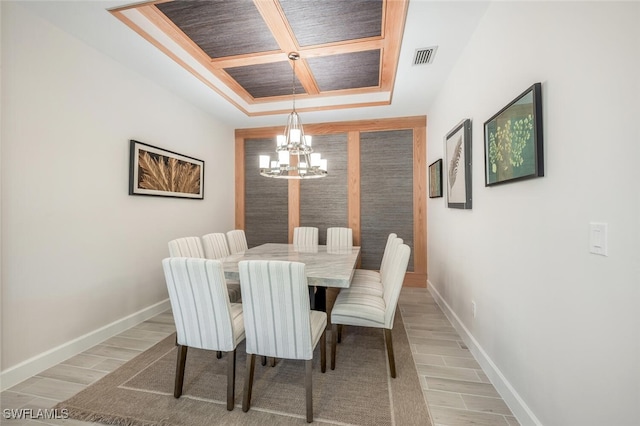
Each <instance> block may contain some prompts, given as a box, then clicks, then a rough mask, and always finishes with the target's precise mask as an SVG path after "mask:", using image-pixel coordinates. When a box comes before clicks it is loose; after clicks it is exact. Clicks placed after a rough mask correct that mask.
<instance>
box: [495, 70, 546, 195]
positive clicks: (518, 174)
mask: <svg viewBox="0 0 640 426" xmlns="http://www.w3.org/2000/svg"><path fill="white" fill-rule="evenodd" d="M542 145H543V144H542V85H541V84H540V83H535V84H534V85H533V86H531V87H529V88H528V89H527V90H525V91H524V92H523V93H521V94H520V95H519V96H518V97H517V98H515V99H514V100H513V101H511V102H510V103H509V104H508V105H507V106H505V107H504V108H502V109H501V110H500V111H499V112H498V113H497V114H496V115H494V116H493V117H491V118H490V119H489V120H487V121H486V122H485V123H484V170H485V174H484V176H485V186H491V185H496V184H499V183H505V182H513V181H517V180H523V179H530V178H534V177H539V176H544V159H543V148H542Z"/></svg>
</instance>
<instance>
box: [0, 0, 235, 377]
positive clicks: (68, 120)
mask: <svg viewBox="0 0 640 426" xmlns="http://www.w3.org/2000/svg"><path fill="white" fill-rule="evenodd" d="M2 63H3V66H4V69H3V70H2V189H1V191H2V229H1V232H2V370H3V375H4V373H6V372H7V371H11V370H12V369H15V368H17V367H20V366H23V364H25V363H27V364H28V363H29V362H31V361H33V360H34V359H37V358H38V357H40V356H42V355H43V354H48V353H49V352H48V351H52V350H53V351H55V349H56V348H59V347H60V346H61V345H62V346H64V345H65V344H68V343H69V342H71V341H73V340H74V339H77V338H80V337H82V336H85V335H86V334H87V333H92V332H94V331H95V330H98V329H100V328H101V327H105V326H108V325H109V324H112V323H114V322H117V321H119V320H121V319H122V318H126V317H127V316H130V315H132V314H135V313H137V312H140V311H143V310H145V309H146V308H148V307H150V306H154V304H157V303H159V302H162V301H165V300H166V298H167V293H166V287H165V282H164V277H163V275H162V268H161V263H160V262H161V259H162V258H163V257H166V256H167V255H168V251H167V242H168V241H169V240H170V239H173V238H177V237H181V236H187V235H203V234H204V233H207V232H214V231H226V230H228V229H232V228H233V226H234V169H233V167H234V136H233V129H232V128H230V127H228V126H226V125H224V124H222V123H220V122H217V121H216V120H215V119H214V118H212V117H211V116H208V115H206V114H204V113H203V112H201V111H199V110H197V109H196V108H194V107H193V106H191V105H189V104H187V103H185V102H184V101H182V100H181V99H180V98H177V97H176V96H174V95H172V94H170V93H169V92H167V91H166V90H164V89H162V88H160V87H158V86H156V85H154V84H152V83H150V81H149V80H147V79H145V78H144V77H143V76H141V75H138V74H135V73H133V72H131V71H129V70H127V69H126V68H124V67H123V66H121V65H120V64H119V63H117V62H115V61H113V60H112V59H111V58H109V57H106V56H104V55H102V54H101V53H98V52H97V51H95V50H93V49H92V48H90V47H88V46H87V45H85V44H83V43H81V42H79V41H78V40H76V39H75V38H73V37H71V36H70V35H68V34H66V33H64V32H62V31H60V30H59V29H57V28H56V27H54V26H52V25H51V24H49V23H47V22H45V21H43V20H41V19H40V18H37V17H35V16H33V15H31V14H30V13H29V12H27V11H26V10H25V9H23V8H22V6H19V5H16V4H14V3H6V2H3V4H2ZM129 139H136V140H138V141H141V142H145V143H148V144H151V145H155V146H159V147H163V148H166V149H170V150H173V151H177V152H179V153H181V154H185V155H188V156H192V157H195V158H198V159H201V160H204V161H205V185H204V188H205V189H204V195H205V197H204V200H189V199H173V198H164V197H143V196H129V195H128V178H129ZM25 371H26V370H25ZM18 376H19V374H18ZM7 377H8V376H7V375H5V377H4V378H5V379H6V378H7ZM11 377H12V378H11V380H10V381H15V377H17V376H15V375H14V376H11ZM6 385H7V383H6V382H5V383H3V387H6Z"/></svg>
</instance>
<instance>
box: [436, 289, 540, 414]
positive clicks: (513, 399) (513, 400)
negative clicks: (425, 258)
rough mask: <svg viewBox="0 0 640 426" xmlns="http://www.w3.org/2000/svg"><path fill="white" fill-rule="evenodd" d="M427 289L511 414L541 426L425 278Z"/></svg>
mask: <svg viewBox="0 0 640 426" xmlns="http://www.w3.org/2000/svg"><path fill="white" fill-rule="evenodd" d="M427 289H428V290H429V293H431V295H432V296H433V298H434V299H435V301H436V303H437V304H438V306H440V309H442V312H444V314H445V315H446V316H447V318H448V319H449V321H450V322H451V324H452V325H453V327H454V328H455V329H456V331H457V332H458V334H459V335H460V337H462V340H464V342H465V344H466V345H467V347H468V348H469V350H470V351H471V353H472V354H473V356H474V357H475V358H476V361H478V364H480V366H481V367H482V370H483V371H484V372H485V373H486V375H487V377H488V378H489V380H490V381H491V383H492V384H493V386H494V387H495V388H496V390H497V391H498V393H499V394H500V396H501V397H502V399H503V400H504V402H505V403H506V404H507V405H508V406H509V408H510V409H511V412H512V413H513V415H514V416H515V417H516V419H518V422H519V423H520V424H521V425H522V426H529V425H531V426H542V423H541V422H540V420H538V418H537V417H536V416H535V414H534V413H533V412H532V411H531V409H530V408H529V406H528V405H527V404H526V403H525V402H524V400H523V399H522V398H521V397H520V395H519V394H518V392H517V391H516V390H515V389H514V387H513V386H512V385H511V383H509V381H508V380H507V379H506V377H505V376H504V374H502V372H501V371H500V369H499V368H498V367H497V366H496V364H495V363H494V362H493V360H492V359H491V358H490V357H489V355H488V354H487V353H486V352H485V350H484V349H483V348H482V346H480V344H479V343H478V341H477V340H476V339H475V338H474V337H473V335H472V334H471V332H470V331H469V330H468V329H467V327H465V325H464V324H463V323H462V321H460V318H459V317H458V315H456V313H455V312H454V311H453V310H452V309H451V307H450V306H449V304H448V303H447V302H446V301H445V300H444V299H443V298H442V296H440V293H438V290H436V288H435V287H434V285H433V283H431V282H430V281H429V280H427Z"/></svg>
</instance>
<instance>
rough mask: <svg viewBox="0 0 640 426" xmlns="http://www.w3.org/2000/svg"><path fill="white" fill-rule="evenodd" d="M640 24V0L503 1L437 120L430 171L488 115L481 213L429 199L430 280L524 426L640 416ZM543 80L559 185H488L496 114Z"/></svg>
mask: <svg viewBox="0 0 640 426" xmlns="http://www.w3.org/2000/svg"><path fill="white" fill-rule="evenodd" d="M638 22H640V5H639V4H638V3H614V2H589V3H582V2H566V3H561V2H497V3H493V4H492V5H491V6H490V7H489V9H488V11H487V13H486V15H485V17H484V18H483V20H482V22H481V23H480V25H479V26H478V29H477V31H476V32H475V34H474V36H473V38H472V40H471V41H470V43H469V45H468V46H467V48H466V50H465V53H464V54H463V56H462V57H461V59H460V61H459V63H458V64H457V66H456V68H455V70H454V72H453V73H452V74H451V75H450V78H449V79H448V81H447V83H446V85H445V87H443V89H442V92H441V93H440V95H439V97H438V100H437V102H436V103H435V105H434V106H433V107H432V108H431V109H430V110H429V111H428V122H429V126H428V163H429V164H430V163H431V162H433V161H435V160H436V159H438V158H442V157H443V146H444V142H443V137H444V135H445V134H446V133H447V132H448V131H449V130H451V129H452V128H453V127H454V126H455V125H456V124H457V123H458V122H459V121H460V120H462V119H463V118H471V119H472V120H473V131H472V134H473V142H472V144H473V149H472V151H473V209H472V210H470V211H469V210H467V211H465V210H456V209H448V208H447V207H446V199H445V198H442V199H430V200H429V205H428V212H429V227H428V235H429V242H428V253H429V259H428V268H429V285H430V286H431V289H432V292H433V293H434V295H435V296H436V298H437V299H440V302H441V304H442V306H443V307H444V308H445V310H447V311H448V313H449V314H450V315H451V318H452V319H453V320H454V321H455V322H456V323H457V325H458V327H459V329H460V330H461V331H462V332H463V333H465V334H466V339H467V341H468V342H469V344H470V345H471V346H472V350H473V351H474V353H475V354H476V355H477V356H478V357H479V358H480V359H481V362H482V364H483V366H485V367H487V368H488V369H489V370H490V376H491V378H492V380H493V381H494V382H495V384H496V386H497V387H498V389H499V390H500V391H501V392H502V394H503V396H504V397H505V399H507V401H508V402H509V403H510V405H511V407H512V409H513V410H514V411H515V414H516V415H517V417H518V418H519V420H520V421H521V422H522V424H525V425H526V424H536V423H539V424H544V425H558V426H570V425H579V426H587V425H594V426H596V425H597V426H601V425H616V426H627V425H637V424H638V421H640V420H639V419H640V408H639V407H640V307H639V306H640V305H639V304H640V290H639V289H640V267H639V262H640V244H639V243H640V200H639V197H640V191H639V190H638V183H639V182H640V167H638V158H640V149H639V146H640V131H639V127H638V125H637V123H638V117H640V79H639V75H640V74H639V70H640V27H639V26H638ZM538 81H539V82H542V88H543V110H544V113H543V118H544V144H545V145H544V149H545V174H546V176H545V177H542V178H537V179H533V180H528V181H522V182H518V183H509V184H504V185H498V186H493V187H485V186H484V164H483V161H484V147H483V137H484V136H483V124H484V121H486V120H487V119H488V118H490V117H491V116H492V115H493V114H494V113H496V112H497V111H499V110H500V109H501V108H502V107H503V106H505V105H506V104H507V103H508V102H510V101H511V100H512V99H513V98H514V97H515V96H517V95H518V94H520V93H521V92H522V91H524V90H525V89H526V88H527V87H529V86H530V85H531V84H533V83H535V82H538ZM591 221H595V222H606V223H608V230H609V238H608V243H609V256H608V257H602V256H597V255H593V254H590V253H589V251H588V237H589V228H588V225H589V222H591ZM472 301H475V302H476V304H477V315H476V317H475V318H473V316H472V314H471V312H472V311H471V303H472Z"/></svg>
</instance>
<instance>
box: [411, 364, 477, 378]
mask: <svg viewBox="0 0 640 426" xmlns="http://www.w3.org/2000/svg"><path fill="white" fill-rule="evenodd" d="M416 367H417V370H418V374H420V375H422V376H426V377H427V381H428V378H429V377H440V378H445V379H453V380H463V381H467V382H480V378H479V377H478V375H477V374H476V372H475V371H474V370H471V369H469V368H452V367H441V366H438V365H427V364H417V366H416Z"/></svg>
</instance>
